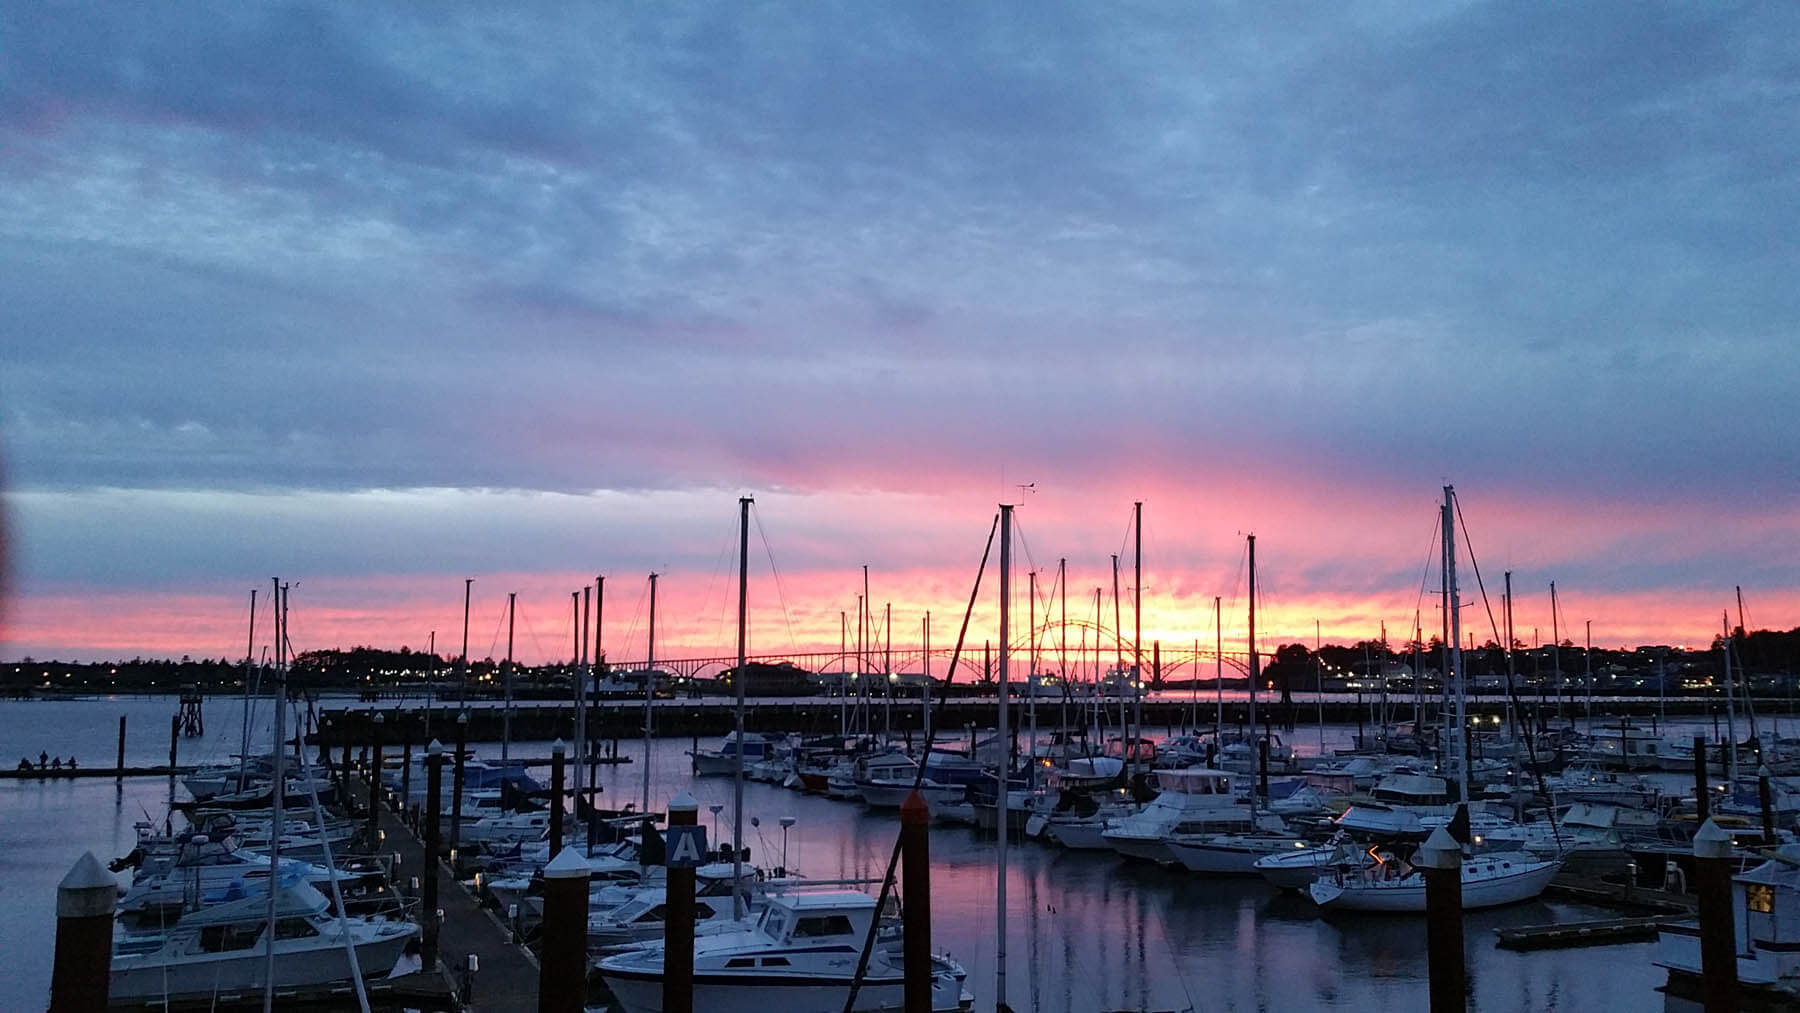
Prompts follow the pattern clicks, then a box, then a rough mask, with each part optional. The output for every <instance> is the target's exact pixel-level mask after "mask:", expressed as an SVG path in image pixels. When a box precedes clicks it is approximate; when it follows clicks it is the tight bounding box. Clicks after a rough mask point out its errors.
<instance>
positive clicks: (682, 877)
mask: <svg viewBox="0 0 1800 1013" xmlns="http://www.w3.org/2000/svg"><path fill="white" fill-rule="evenodd" d="M699 821H700V805H699V803H697V802H695V801H694V797H693V796H692V795H689V794H688V793H687V792H685V791H684V792H682V793H681V794H679V795H677V796H675V797H674V798H673V799H672V800H670V802H669V842H668V847H667V849H666V850H665V858H664V861H665V862H666V863H667V864H668V865H669V870H668V876H667V878H666V879H664V880H663V883H664V889H665V891H666V892H665V894H664V896H663V909H664V910H665V911H667V912H668V914H667V915H666V916H664V918H663V988H662V1008H663V1013H694V865H693V863H689V862H681V863H680V864H677V862H676V860H675V856H674V851H675V843H676V840H677V834H676V833H675V828H676V827H691V826H695V825H696V824H698V823H699Z"/></svg>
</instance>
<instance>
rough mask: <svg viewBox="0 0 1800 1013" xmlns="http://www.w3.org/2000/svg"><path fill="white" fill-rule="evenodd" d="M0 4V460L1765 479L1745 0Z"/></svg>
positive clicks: (1720, 502)
mask: <svg viewBox="0 0 1800 1013" xmlns="http://www.w3.org/2000/svg"><path fill="white" fill-rule="evenodd" d="M7 20H8V28H7V31H6V32H5V33H4V34H3V35H0V184H3V185H0V334H4V341H3V342H0V438H3V439H4V440H5V442H6V444H7V448H8V456H9V460H10V478H11V480H12V481H13V482H14V483H15V485H16V486H18V487H20V488H22V489H26V490H38V491H52V492H54V491H68V490H76V489H92V488H126V489H129V488H156V489H193V490H209V489H218V490H282V489H308V490H358V489H384V488H414V487H474V488H518V489H551V490H584V489H593V488H616V489H632V490H655V489H683V488H694V487H719V486H729V485H731V484H733V483H742V484H743V485H745V486H751V487H765V488H767V487H782V488H791V489H834V488H859V489H862V488H877V489H879V488H914V487H917V485H918V484H919V483H921V481H924V480H926V479H927V478H928V479H929V480H930V481H932V482H935V483H946V484H951V485H954V484H958V483H961V484H964V485H967V484H969V483H976V482H987V481H989V480H990V476H991V475H992V474H993V473H994V472H995V470H996V469H997V468H998V467H1000V466H1001V465H1003V464H1004V463H1006V462H1012V463H1013V464H1014V465H1015V467H1024V466H1032V465H1036V464H1039V463H1042V464H1044V465H1054V466H1055V467H1056V468H1057V469H1059V471H1061V472H1062V473H1064V474H1067V475H1071V476H1082V477H1083V479H1084V480H1086V481H1089V482H1091V483H1093V484H1095V485H1096V486H1098V485H1101V484H1104V483H1109V482H1115V481H1119V480H1121V479H1122V478H1125V477H1128V476H1129V475H1130V474H1131V473H1132V472H1133V470H1134V469H1148V470H1155V471H1158V472H1162V473H1169V472H1183V471H1190V472H1196V473H1199V472H1207V471H1209V469H1217V468H1240V469H1242V468H1255V469H1259V470H1262V471H1265V472H1272V473H1278V474H1286V475H1290V476H1300V475H1313V476H1320V477H1322V478H1323V479H1324V480H1325V481H1328V482H1331V483H1335V484H1337V485H1338V486H1339V487H1340V488H1341V487H1353V486H1354V485H1355V484H1357V483H1375V484H1385V485H1393V484H1416V485H1421V486H1422V487H1429V486H1430V485H1431V484H1432V483H1433V482H1435V481H1436V480H1437V479H1438V478H1440V477H1441V476H1443V475H1445V474H1450V473H1476V474H1480V475H1482V476H1483V477H1484V478H1487V479H1490V480H1492V481H1495V482H1499V483H1504V484H1506V485H1509V486H1512V487H1516V488H1521V489H1524V490H1528V491H1536V492H1537V493H1538V494H1540V495H1542V496H1544V497H1559V496H1566V495H1569V494H1571V491H1575V492H1576V493H1578V494H1579V495H1582V496H1586V497H1589V498H1592V499H1595V500H1606V499H1609V498H1623V499H1626V500H1630V501H1650V502H1668V503H1671V504H1686V503H1708V504H1712V505H1714V506H1716V507H1719V508H1720V509H1727V510H1728V509H1730V508H1731V506H1732V504H1733V503H1735V502H1737V501H1739V500H1741V499H1744V498H1748V499H1750V500H1751V501H1753V502H1756V503H1760V504H1767V503H1773V502H1781V501H1784V500H1785V501H1791V500H1792V498H1793V496H1794V494H1795V493H1796V492H1800V488H1796V484H1795V483H1796V480H1795V478H1794V476H1795V475H1796V474H1800V457H1797V456H1796V450H1795V444H1794V442H1793V441H1792V439H1791V430H1792V421H1791V420H1792V418H1793V413H1792V411H1791V409H1789V408H1788V407H1787V405H1788V402H1789V400H1790V394H1789V392H1788V390H1787V388H1788V386H1789V385H1790V383H1791V380H1792V378H1793V377H1794V376H1795V375H1796V374H1800V357H1797V354H1796V352H1795V348H1796V346H1795V344H1794V342H1793V340H1792V338H1791V335H1790V334H1789V333H1788V332H1789V330H1790V329H1791V326H1792V321H1793V320H1794V319H1796V317H1797V316H1800V286H1796V285H1794V284H1793V277H1792V275H1793V264H1794V263H1795V262H1796V259H1797V258H1796V254H1797V253H1800V250H1796V239H1795V237H1796V236H1800V140H1796V139H1797V138H1800V130H1797V129H1796V127H1800V122H1797V120H1800V116H1797V113H1800V45H1797V44H1796V42H1795V41H1794V40H1795V39H1800V13H1796V11H1795V10H1794V9H1792V8H1790V7H1787V6H1783V5H1751V4H1741V5H1732V4H1727V5H1707V6H1701V7H1694V6H1689V5H1675V4H1667V5H1656V4H1652V5H1643V4H1584V5H1581V6H1579V7H1574V8H1566V9H1554V10H1552V9H1546V8H1532V7H1525V6H1520V5H1511V4H1486V3H1472V4H1466V5H1461V6H1446V7H1438V8H1431V9H1426V10H1419V9H1415V8H1414V7H1413V6H1412V5H1393V6H1391V7H1390V8H1387V9H1382V8H1381V7H1379V6H1374V7H1370V6H1359V7H1356V8H1350V9H1344V10H1339V9H1331V8H1319V7H1317V6H1316V5H1295V6H1290V5H1282V4H1274V5H1236V6H1222V7H1197V8H1190V7H1187V6H1182V5H1161V4H1137V5H1112V6H1107V7H1094V6H1090V5H1081V4H1030V5H1025V4H1019V5H1000V6H989V7H980V8H968V7H966V6H957V5H948V4H944V5H937V4H915V5H900V6H892V7H869V6H855V7H823V8H821V7H807V6H794V5H781V4H747V5H729V6H726V7H696V8H668V7H666V6H657V7H646V6H641V5H630V4H604V5H599V6H595V7H592V8H587V9H583V10H581V11H578V12H572V13H568V14H566V15H562V16H558V17H557V18H550V17H541V16H536V15H533V14H529V13H519V14H515V13H511V12H486V11H483V10H481V9H479V8H471V9H465V10H462V11H458V12H454V13H446V12H443V11H439V10H435V9H433V10H429V11H426V10H396V9H381V10H365V9H362V8H353V7H336V6H328V5H283V6H250V7H245V6H241V5H220V6H217V7H211V8H207V7H201V6H193V5H180V6H175V7H170V6H164V5H138V6H102V7H52V6H47V5H42V6H24V7H19V8H17V9H14V10H12V11H10V12H9V15H8V19H7ZM69 551H71V552H73V551H75V550H73V549H71V550H69ZM1653 576H1654V575H1651V574H1646V575H1645V579H1647V580H1648V579H1652V577H1653Z"/></svg>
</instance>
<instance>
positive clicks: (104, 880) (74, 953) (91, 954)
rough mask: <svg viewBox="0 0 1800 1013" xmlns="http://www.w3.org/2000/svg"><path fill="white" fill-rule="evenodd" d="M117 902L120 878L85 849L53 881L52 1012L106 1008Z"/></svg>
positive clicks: (79, 1012)
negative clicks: (73, 863)
mask: <svg viewBox="0 0 1800 1013" xmlns="http://www.w3.org/2000/svg"><path fill="white" fill-rule="evenodd" d="M118 902H119V881H118V880H117V879H115V878H114V877H113V875H112V873H110V872H107V871H106V868H105V866H102V865H101V864H100V860H99V859H98V858H95V857H94V853H93V852H91V851H89V852H84V853H83V854H82V856H81V857H80V858H79V859H77V860H76V862H75V865H74V867H73V868H71V869H70V870H69V873H68V875H66V876H64V877H63V878H62V882H60V883H58V884H57V885H56V956H55V957H54V963H53V964H52V966H51V970H50V1013H87V1011H89V1010H103V1009H105V1008H106V1002H107V997H108V992H109V990H110V988H111V985H112V939H113V910H114V908H115V907H116V906H117V905H118Z"/></svg>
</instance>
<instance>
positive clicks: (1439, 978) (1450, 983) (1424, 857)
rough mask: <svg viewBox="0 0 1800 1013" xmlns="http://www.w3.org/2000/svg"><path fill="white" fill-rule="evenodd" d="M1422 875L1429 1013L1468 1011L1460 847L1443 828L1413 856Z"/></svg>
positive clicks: (1414, 863)
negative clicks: (1429, 997)
mask: <svg viewBox="0 0 1800 1013" xmlns="http://www.w3.org/2000/svg"><path fill="white" fill-rule="evenodd" d="M1413 865H1415V866H1417V867H1418V869H1419V871H1420V872H1421V873H1423V874H1424V876H1425V936H1426V946H1427V948H1428V950H1429V954H1428V958H1427V966H1428V968H1429V970H1430V975H1431V1013H1453V1011H1461V1010H1466V1009H1467V1008H1468V993H1467V985H1466V981H1467V976H1468V971H1467V965H1466V964H1465V962H1464V958H1463V912H1462V846H1461V845H1460V844H1458V843H1456V839H1455V838H1453V837H1451V836H1450V834H1449V833H1448V832H1447V831H1445V829H1444V828H1443V827H1439V828H1437V829H1436V830H1434V831H1432V833H1431V836H1430V837H1429V838H1427V839H1426V841H1425V843H1424V844H1423V845H1421V846H1420V847H1419V850H1418V851H1417V852H1416V853H1415V854H1414V856H1413Z"/></svg>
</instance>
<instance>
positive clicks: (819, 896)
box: [594, 890, 975, 1013]
mask: <svg viewBox="0 0 1800 1013" xmlns="http://www.w3.org/2000/svg"><path fill="white" fill-rule="evenodd" d="M875 918H876V903H875V898H873V897H870V896H869V895H868V894H866V893H860V892H857V891H853V890H837V891H821V892H805V893H772V894H770V895H769V896H768V907H767V908H765V909H764V910H763V913H762V914H761V916H760V917H759V918H758V919H757V921H756V922H755V924H754V925H753V926H751V927H749V928H744V929H739V930H737V931H730V932H720V933H717V934H713V935H701V936H698V937H697V938H696V939H695V940H694V978H693V980H694V1008H695V1009H697V1010H700V1009H703V1010H708V1011H712V1013H767V1011H769V1010H781V1011H783V1013H839V1011H840V1010H842V1009H844V1006H845V999H846V997H847V996H848V993H849V988H850V983H851V980H852V979H853V978H855V976H856V966H857V962H858V957H859V955H860V954H861V952H862V947H863V942H864V940H865V939H866V938H867V936H868V934H869V929H870V926H871V924H873V923H874V921H875ZM901 946H902V940H901V936H900V933H899V932H898V926H893V927H892V928H891V929H887V930H884V931H880V933H879V935H878V936H877V939H876V943H875V948H874V950H873V952H872V953H871V954H870V959H869V965H868V969H867V973H865V974H864V975H863V978H862V985H861V988H860V989H859V990H858V992H857V1002H856V1005H855V1006H854V1007H853V1009H855V1010H857V1011H876V1010H897V1009H900V1008H901V1006H902V1004H903V1002H902V1000H903V997H904V994H905V987H904V986H905V977H904V974H903V971H902V953H901ZM594 969H595V973H597V974H598V975H599V976H600V977H601V978H602V979H604V980H605V982H606V986H607V988H608V989H610V990H611V991H612V994H613V996H614V998H615V999H617V1001H618V1003H619V1005H620V1006H621V1007H622V1008H623V1009H624V1010H625V1013H660V1011H661V1010H662V977H663V947H662V944H661V943H660V942H651V943H645V944H643V945H641V946H638V947H635V948H632V949H628V950H625V951H623V952H621V953H617V954H613V955H612V956H608V957H604V958H602V959H600V960H599V961H597V962H596V963H595V965H594ZM931 972H932V987H931V1008H932V1010H933V1011H934V1013H950V1011H955V1010H967V1009H969V1008H970V1007H971V1006H972V1005H973V1004H974V1001H975V998H974V996H973V995H971V994H970V993H968V992H967V991H965V990H964V989H963V981H964V979H965V978H966V977H967V972H965V971H964V970H963V968H962V966H961V965H960V964H958V963H956V962H955V961H954V960H951V959H950V958H948V957H944V956H933V957H932V968H931Z"/></svg>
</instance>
